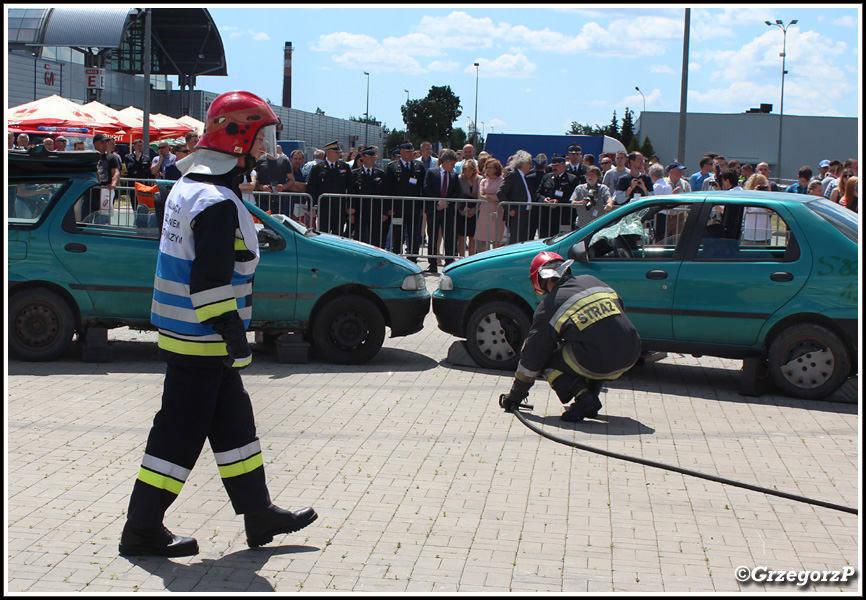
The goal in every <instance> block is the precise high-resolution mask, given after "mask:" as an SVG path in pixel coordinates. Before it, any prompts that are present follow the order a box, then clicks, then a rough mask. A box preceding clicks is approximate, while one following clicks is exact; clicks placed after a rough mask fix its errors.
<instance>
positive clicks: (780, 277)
mask: <svg viewBox="0 0 866 600" xmlns="http://www.w3.org/2000/svg"><path fill="white" fill-rule="evenodd" d="M770 279H772V280H773V281H792V280H793V279H794V276H793V275H792V274H791V273H788V272H787V271H776V272H775V273H773V274H772V275H770Z"/></svg>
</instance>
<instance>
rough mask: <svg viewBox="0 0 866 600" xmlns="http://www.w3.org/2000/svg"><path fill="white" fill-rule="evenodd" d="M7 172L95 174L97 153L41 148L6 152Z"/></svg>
mask: <svg viewBox="0 0 866 600" xmlns="http://www.w3.org/2000/svg"><path fill="white" fill-rule="evenodd" d="M7 152H8V157H9V172H10V173H12V174H15V173H69V172H70V171H75V172H82V173H84V172H93V173H95V172H96V163H97V161H98V160H99V152H96V151H92V150H91V151H84V152H52V151H50V150H46V149H45V148H44V147H43V146H37V147H35V148H30V149H28V150H8V151H7Z"/></svg>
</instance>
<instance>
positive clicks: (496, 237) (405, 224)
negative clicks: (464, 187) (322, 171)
mask: <svg viewBox="0 0 866 600" xmlns="http://www.w3.org/2000/svg"><path fill="white" fill-rule="evenodd" d="M314 206H315V221H314V222H315V224H316V229H317V230H319V231H323V232H326V233H332V234H334V235H340V236H343V237H349V238H353V239H356V240H360V241H362V242H366V243H368V244H372V245H374V246H378V247H380V248H384V249H386V250H389V251H390V252H393V253H395V254H400V255H402V256H404V257H406V258H409V259H411V260H415V261H417V259H418V258H419V257H423V258H425V259H428V260H433V259H437V260H442V261H444V262H445V263H446V264H447V263H449V262H451V261H453V260H455V259H457V258H460V257H462V256H467V255H470V254H475V253H477V252H482V251H484V250H489V249H491V248H498V247H500V246H504V245H507V244H509V243H517V242H522V241H527V240H533V239H543V238H546V237H550V236H552V235H557V234H559V233H561V232H564V231H573V230H574V229H575V223H574V219H575V215H576V213H575V212H574V209H573V206H572V205H571V204H553V205H549V204H539V203H535V202H532V203H528V202H513V203H505V202H488V201H486V200H479V199H460V198H448V199H442V198H429V197H428V198H419V197H412V196H406V197H401V196H370V195H364V196H361V195H352V194H322V195H321V196H320V197H319V199H318V201H317V202H316V203H315V205H314Z"/></svg>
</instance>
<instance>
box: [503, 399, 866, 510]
mask: <svg viewBox="0 0 866 600" xmlns="http://www.w3.org/2000/svg"><path fill="white" fill-rule="evenodd" d="M521 408H523V409H528V410H532V409H533V408H534V407H533V406H532V405H531V404H520V405H519V406H518V408H517V409H516V410H514V411H512V412H513V413H514V416H515V417H517V420H518V421H520V422H521V423H523V424H524V425H525V426H526V427H528V428H529V429H530V430H532V431H534V432H535V433H537V434H538V435H540V436H541V437H544V438H547V439H549V440H552V441H554V442H557V443H559V444H563V445H565V446H570V447H572V448H577V449H578V450H585V451H587V452H592V453H594V454H601V455H602V456H607V457H609V458H616V459H618V460H624V461H627V462H633V463H637V464H639V465H644V466H647V467H653V468H656V469H663V470H665V471H673V472H674V473H681V474H682V475H688V476H690V477H697V478H699V479H706V480H707V481H715V482H716V483H721V484H722V485H730V486H733V487H738V488H743V489H746V490H751V491H753V492H761V493H763V494H768V495H770V496H778V497H780V498H787V499H788V500H793V501H795V502H803V503H805V504H813V505H815V506H823V507H824V508H829V509H832V510H838V511H841V512H845V513H849V514H852V515H856V514H858V511H857V509H856V508H852V507H850V506H844V505H842V504H834V503H832V502H826V501H824V500H815V499H814V498H808V497H806V496H799V495H797V494H789V493H787V492H781V491H779V490H774V489H770V488H765V487H761V486H759V485H752V484H750V483H744V482H742V481H735V480H733V479H728V478H726V477H719V476H717V475H710V474H708V473H701V472H699V471H692V470H691V469H684V468H682V467H677V466H675V465H667V464H664V463H660V462H656V461H654V460H647V459H645V458H639V457H636V456H628V455H626V454H620V453H618V452H611V451H609V450H603V449H601V448H594V447H592V446H587V445H585V444H581V443H579V442H573V441H570V440H566V439H563V438H560V437H557V436H555V435H553V434H551V433H548V432H546V431H544V430H543V429H541V428H539V427H537V426H536V425H534V424H533V423H530V422H529V421H528V420H527V419H526V417H524V416H523V415H522V414H521V413H520V409H521Z"/></svg>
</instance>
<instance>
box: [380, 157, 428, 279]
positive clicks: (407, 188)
mask: <svg viewBox="0 0 866 600" xmlns="http://www.w3.org/2000/svg"><path fill="white" fill-rule="evenodd" d="M426 171H427V170H426V169H425V168H424V165H423V164H422V163H421V161H420V160H415V146H413V145H412V142H405V143H403V144H401V145H400V156H398V157H397V159H396V160H392V161H391V162H390V163H388V165H387V166H386V167H385V195H386V196H395V198H394V199H393V200H392V201H391V206H390V210H391V252H393V253H395V254H402V252H403V239H404V237H405V236H406V235H407V234H408V237H409V241H408V245H407V250H408V252H407V254H410V255H412V256H410V257H409V258H410V260H412V261H414V262H416V263H417V262H418V251H419V249H420V248H421V224H422V223H423V222H424V201H423V200H417V201H416V200H412V199H411V198H421V197H423V196H424V176H425V174H426Z"/></svg>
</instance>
